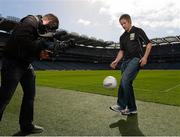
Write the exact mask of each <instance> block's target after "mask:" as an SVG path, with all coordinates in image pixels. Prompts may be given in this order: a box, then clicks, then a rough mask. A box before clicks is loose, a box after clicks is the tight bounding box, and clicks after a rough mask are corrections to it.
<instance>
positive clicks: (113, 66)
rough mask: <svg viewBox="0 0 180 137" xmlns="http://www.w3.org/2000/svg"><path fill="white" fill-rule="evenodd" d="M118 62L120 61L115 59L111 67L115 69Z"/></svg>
mask: <svg viewBox="0 0 180 137" xmlns="http://www.w3.org/2000/svg"><path fill="white" fill-rule="evenodd" d="M117 64H118V61H116V60H114V61H113V62H112V63H111V64H110V67H111V68H112V69H115V68H116V66H117Z"/></svg>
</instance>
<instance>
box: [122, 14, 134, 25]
mask: <svg viewBox="0 0 180 137" xmlns="http://www.w3.org/2000/svg"><path fill="white" fill-rule="evenodd" d="M122 19H125V20H127V21H128V22H130V23H131V22H132V21H131V17H130V15H129V14H122V15H121V17H120V18H119V22H120V21H121V20H122Z"/></svg>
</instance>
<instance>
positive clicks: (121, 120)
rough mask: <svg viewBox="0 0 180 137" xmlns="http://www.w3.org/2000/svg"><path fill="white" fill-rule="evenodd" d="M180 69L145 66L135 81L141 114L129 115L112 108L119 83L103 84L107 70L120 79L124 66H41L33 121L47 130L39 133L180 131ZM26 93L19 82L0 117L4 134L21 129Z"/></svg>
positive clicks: (170, 133)
mask: <svg viewBox="0 0 180 137" xmlns="http://www.w3.org/2000/svg"><path fill="white" fill-rule="evenodd" d="M179 73H180V71H158V70H156V71H154V70H153V71H150V70H148V71H147V70H146V71H141V72H140V73H139V75H138V77H137V78H136V80H135V81H134V87H135V94H136V98H137V99H138V100H142V101H137V106H138V115H135V116H132V117H131V116H130V117H127V116H122V115H120V114H119V113H115V112H112V111H111V110H109V106H110V105H112V104H115V102H116V100H117V98H116V97H111V96H116V95H117V89H114V90H107V89H104V88H103V86H102V81H103V79H104V78H105V77H106V76H107V75H112V76H115V77H116V78H117V79H118V80H119V79H120V77H121V75H120V72H119V71H37V72H36V74H37V96H36V100H35V116H34V122H35V123H36V124H38V125H40V126H43V127H44V128H45V131H44V132H43V133H41V134H34V135H40V136H89V135H91V136H119V135H126V136H132V135H137V136H143V135H145V136H152V135H153V136H180V130H179V125H180V115H179V114H180V107H179V105H180V94H179V90H180V85H179V81H180V75H179ZM118 82H119V81H118ZM67 89H71V90H67ZM77 91H81V92H77ZM83 92H89V93H83ZM91 93H95V94H91ZM99 94H102V95H99ZM103 95H108V96H103ZM21 99H22V89H21V88H20V87H18V89H17V91H16V93H15V95H14V96H13V99H12V100H11V102H10V104H9V105H8V107H7V109H6V111H5V113H4V117H3V120H2V121H1V123H0V136H11V135H13V134H15V133H17V132H18V131H19V125H18V116H19V108H20V104H21ZM143 101H148V102H143ZM150 102H158V103H161V104H157V103H150ZM163 104H169V105H163ZM172 105H176V106H172Z"/></svg>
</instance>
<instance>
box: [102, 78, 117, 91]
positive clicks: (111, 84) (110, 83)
mask: <svg viewBox="0 0 180 137" xmlns="http://www.w3.org/2000/svg"><path fill="white" fill-rule="evenodd" d="M116 86H117V80H116V78H115V77H113V76H107V77H105V78H104V81H103V87H105V88H108V89H113V88H116Z"/></svg>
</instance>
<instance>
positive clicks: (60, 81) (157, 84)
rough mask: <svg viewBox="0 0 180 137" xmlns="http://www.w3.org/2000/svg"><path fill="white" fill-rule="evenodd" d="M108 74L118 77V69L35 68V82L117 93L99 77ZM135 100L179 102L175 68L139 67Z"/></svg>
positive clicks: (179, 76) (178, 78) (179, 79)
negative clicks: (43, 69) (61, 69)
mask: <svg viewBox="0 0 180 137" xmlns="http://www.w3.org/2000/svg"><path fill="white" fill-rule="evenodd" d="M108 75H112V76H114V77H116V78H117V80H118V83H119V80H120V78H121V74H120V71H113V70H109V71H102V70H101V71H37V84H38V85H39V86H49V87H54V88H60V89H71V90H76V91H82V92H89V93H96V94H102V95H110V96H117V90H118V88H116V89H114V90H109V89H105V88H103V86H102V81H103V79H104V78H105V77H106V76H108ZM134 88H135V95H136V98H137V99H138V100H142V101H148V102H157V103H162V104H169V105H177V106H180V92H179V91H180V71H179V70H142V71H140V72H139V74H138V76H137V77H136V79H135V81H134Z"/></svg>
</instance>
